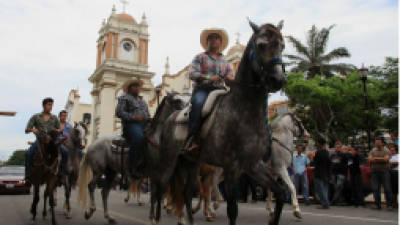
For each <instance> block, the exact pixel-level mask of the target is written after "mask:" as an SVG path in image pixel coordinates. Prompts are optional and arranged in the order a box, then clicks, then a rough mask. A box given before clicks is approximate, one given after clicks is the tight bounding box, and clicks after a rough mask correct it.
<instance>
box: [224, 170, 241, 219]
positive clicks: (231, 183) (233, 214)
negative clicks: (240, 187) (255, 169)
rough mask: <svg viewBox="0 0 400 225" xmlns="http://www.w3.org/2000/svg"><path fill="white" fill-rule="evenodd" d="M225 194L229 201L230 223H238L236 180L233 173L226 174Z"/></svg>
mask: <svg viewBox="0 0 400 225" xmlns="http://www.w3.org/2000/svg"><path fill="white" fill-rule="evenodd" d="M224 177H225V181H224V184H225V194H226V201H227V208H226V210H227V214H228V218H229V225H235V224H236V218H237V215H238V205H237V201H236V180H235V176H234V175H233V173H230V174H229V175H228V173H226V174H225V176H224Z"/></svg>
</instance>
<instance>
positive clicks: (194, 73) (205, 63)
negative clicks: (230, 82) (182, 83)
mask: <svg viewBox="0 0 400 225" xmlns="http://www.w3.org/2000/svg"><path fill="white" fill-rule="evenodd" d="M231 74H233V72H232V68H231V66H230V64H229V63H228V62H227V61H226V60H225V59H224V57H223V55H222V54H221V53H220V54H219V56H218V57H217V58H216V59H214V58H213V57H211V56H210V54H209V53H208V52H203V53H200V54H198V55H196V56H195V57H194V59H193V61H192V64H191V66H190V71H189V77H190V79H192V80H193V81H195V82H196V86H198V85H202V84H211V85H213V86H215V87H218V88H220V87H223V80H221V81H219V82H217V83H216V82H211V81H210V80H202V79H201V76H202V75H210V76H220V77H221V78H224V77H226V76H228V75H231Z"/></svg>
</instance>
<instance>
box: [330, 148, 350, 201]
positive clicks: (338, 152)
mask: <svg viewBox="0 0 400 225" xmlns="http://www.w3.org/2000/svg"><path fill="white" fill-rule="evenodd" d="M345 152H346V148H342V143H341V142H340V141H337V142H336V144H335V153H333V154H332V156H331V157H330V160H331V163H332V164H331V165H332V180H333V182H334V194H333V198H332V201H331V205H333V204H336V203H337V202H338V200H340V198H341V197H342V191H343V189H344V184H345V182H346V177H347V169H348V158H347V154H346V153H345Z"/></svg>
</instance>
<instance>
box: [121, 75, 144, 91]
mask: <svg viewBox="0 0 400 225" xmlns="http://www.w3.org/2000/svg"><path fill="white" fill-rule="evenodd" d="M132 84H137V85H139V87H142V86H143V81H141V80H139V79H137V78H134V79H132V80H128V81H127V82H125V84H124V85H123V86H122V90H124V92H125V93H128V87H129V86H131V85H132Z"/></svg>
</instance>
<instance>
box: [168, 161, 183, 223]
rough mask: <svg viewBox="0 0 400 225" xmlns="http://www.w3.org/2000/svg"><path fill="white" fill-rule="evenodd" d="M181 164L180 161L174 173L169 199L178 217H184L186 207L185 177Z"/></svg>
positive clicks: (171, 179) (170, 184) (170, 183)
mask: <svg viewBox="0 0 400 225" xmlns="http://www.w3.org/2000/svg"><path fill="white" fill-rule="evenodd" d="M181 169H182V168H180V163H179V159H178V163H177V166H176V168H175V171H174V172H173V173H172V176H171V178H170V182H169V197H170V200H171V202H170V203H171V206H172V207H173V208H174V209H175V212H176V214H177V215H178V216H181V215H183V207H184V205H185V199H184V194H183V193H184V188H185V184H186V182H185V176H184V174H183V172H182V171H181Z"/></svg>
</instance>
